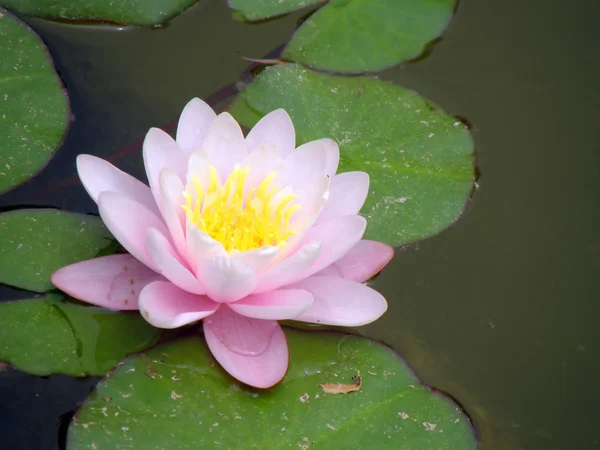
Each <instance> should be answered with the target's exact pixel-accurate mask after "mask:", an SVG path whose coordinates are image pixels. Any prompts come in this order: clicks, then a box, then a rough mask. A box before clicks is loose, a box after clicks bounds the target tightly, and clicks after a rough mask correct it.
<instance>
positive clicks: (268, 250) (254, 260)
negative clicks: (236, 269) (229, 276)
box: [229, 246, 279, 275]
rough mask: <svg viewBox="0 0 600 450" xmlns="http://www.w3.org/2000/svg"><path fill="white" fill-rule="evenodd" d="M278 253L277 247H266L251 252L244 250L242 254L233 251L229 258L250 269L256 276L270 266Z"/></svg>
mask: <svg viewBox="0 0 600 450" xmlns="http://www.w3.org/2000/svg"><path fill="white" fill-rule="evenodd" d="M278 253H279V247H274V246H268V247H259V248H253V249H252V250H246V251H244V252H239V251H237V250H234V251H232V252H231V253H230V255H229V256H230V257H231V258H233V259H235V260H236V261H239V262H241V263H242V264H244V265H245V266H248V267H250V268H251V269H252V270H253V271H254V273H256V274H257V275H258V274H260V273H262V272H263V271H264V270H265V269H266V268H267V267H268V266H269V264H271V262H272V261H273V260H274V259H275V258H276V257H277V254H278Z"/></svg>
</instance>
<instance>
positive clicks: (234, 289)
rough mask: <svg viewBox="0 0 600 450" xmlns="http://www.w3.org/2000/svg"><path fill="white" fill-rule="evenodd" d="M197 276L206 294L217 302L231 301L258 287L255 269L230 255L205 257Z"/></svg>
mask: <svg viewBox="0 0 600 450" xmlns="http://www.w3.org/2000/svg"><path fill="white" fill-rule="evenodd" d="M196 276H197V277H198V280H200V283H201V284H202V285H203V286H204V288H205V289H206V294H207V295H208V296H209V297H210V298H211V299H213V300H214V301H216V302H219V303H229V302H234V301H236V300H239V299H241V298H243V297H245V296H246V295H248V294H250V293H251V292H252V291H253V290H254V288H255V287H256V282H257V276H256V274H255V273H254V271H253V270H252V269H251V268H250V267H248V266H246V265H244V264H242V263H241V262H239V261H236V260H234V259H232V258H230V257H229V256H224V257H216V258H210V259H203V260H202V261H200V264H199V265H198V269H197V270H196Z"/></svg>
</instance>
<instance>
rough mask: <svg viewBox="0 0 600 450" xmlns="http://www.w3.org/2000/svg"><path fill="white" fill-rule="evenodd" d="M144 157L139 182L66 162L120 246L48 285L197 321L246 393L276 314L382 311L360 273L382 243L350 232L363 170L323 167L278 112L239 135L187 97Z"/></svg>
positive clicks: (274, 347)
mask: <svg viewBox="0 0 600 450" xmlns="http://www.w3.org/2000/svg"><path fill="white" fill-rule="evenodd" d="M143 157H144V165H145V168H146V174H147V176H148V181H149V185H150V186H147V185H146V184H144V183H142V182H141V181H139V180H137V179H135V178H134V177H132V176H130V175H128V174H126V173H124V172H122V171H121V170H119V169H117V168H116V167H114V166H113V165H112V164H110V163H108V162H107V161H104V160H102V159H100V158H97V157H95V156H91V155H80V156H79V157H78V158H77V170H78V173H79V177H80V178H81V181H82V183H83V185H84V187H85V189H86V190H87V192H88V193H89V195H90V196H91V197H92V198H93V199H94V200H95V201H96V202H97V203H98V208H99V211H100V216H101V218H102V220H103V221H104V223H105V224H106V226H107V227H108V229H109V230H110V231H111V233H112V234H113V235H114V236H115V238H116V239H117V240H118V241H119V242H120V243H121V245H122V246H123V247H124V248H125V249H126V250H127V251H128V252H129V254H118V255H110V256H103V257H100V258H96V259H92V260H88V261H82V262H79V263H76V264H72V265H69V266H67V267H63V268H62V269H60V270H58V271H57V272H55V273H54V275H53V276H52V282H53V283H54V285H55V286H57V287H58V288H59V289H61V290H63V291H64V292H66V293H68V294H69V295H71V296H72V297H75V298H77V299H80V300H83V301H86V302H89V303H92V304H94V305H99V306H102V307H106V308H111V309H119V310H135V309H139V311H140V313H141V314H142V316H143V317H144V318H145V319H146V320H147V321H148V322H149V323H151V324H152V325H154V326H156V327H161V328H175V327H180V326H182V325H186V324H190V323H192V322H196V321H199V320H203V325H204V334H205V338H206V342H207V344H208V347H209V348H210V351H211V352H212V354H213V355H214V357H215V359H216V360H217V361H218V362H219V363H220V364H221V366H222V367H223V368H224V369H225V370H226V371H227V372H229V373H230V374H231V375H232V376H234V377H235V378H237V379H238V380H240V381H242V382H244V383H246V384H249V385H251V386H255V387H259V388H266V387H270V386H273V385H274V384H276V383H277V382H278V381H279V380H281V379H282V378H283V376H284V375H285V372H286V370H287V366H288V348H287V343H286V339H285V335H284V333H283V331H282V329H281V327H280V325H279V324H278V322H277V321H278V320H284V319H293V320H297V321H302V322H312V323H317V324H328V325H341V326H359V325H364V324H367V323H370V322H372V321H374V320H376V319H377V318H379V317H380V316H381V315H382V314H383V313H384V312H385V310H386V308H387V303H386V301H385V299H384V298H383V297H382V296H381V295H380V294H379V293H377V292H376V291H375V290H373V289H371V288H370V287H368V286H365V285H364V284H363V282H364V281H366V280H367V279H369V278H370V277H372V276H373V275H375V274H376V273H377V272H379V271H380V270H381V269H382V268H383V266H385V265H386V264H387V263H388V262H389V261H390V259H391V258H392V256H393V249H392V248H391V247H389V246H387V245H385V244H382V243H379V242H374V241H369V240H363V239H362V236H363V233H364V231H365V227H366V221H365V218H364V217H362V216H360V215H358V211H359V209H360V208H361V207H362V205H363V203H364V201H365V198H366V196H367V191H368V185H369V177H368V175H367V174H366V173H364V172H347V173H341V174H339V175H336V170H337V167H338V161H339V149H338V146H337V144H336V142H335V141H333V140H331V139H320V140H317V141H312V142H309V143H306V144H304V145H301V146H300V147H298V148H296V147H295V131H294V126H293V124H292V121H291V119H290V117H289V116H288V114H287V113H286V112H285V111H284V110H282V109H279V110H276V111H273V112H272V113H270V114H268V115H266V116H265V117H264V118H263V119H261V120H260V121H259V122H258V123H257V124H256V126H255V127H254V128H253V129H252V130H251V131H250V132H249V133H248V136H247V137H246V138H244V135H243V132H242V130H241V128H240V126H239V125H238V123H237V122H236V121H235V120H234V119H233V117H232V116H231V115H229V114H228V113H222V114H219V115H216V114H215V113H214V112H213V110H212V109H211V108H210V107H209V106H208V105H207V104H206V103H204V102H203V101H202V100H200V99H197V98H195V99H193V100H192V101H190V102H189V103H188V104H187V106H186V107H185V109H184V110H183V113H182V114H181V117H180V119H179V124H178V127H177V138H176V139H175V140H174V139H173V138H171V136H169V135H168V134H167V133H165V132H164V131H162V130H160V129H157V128H152V129H151V130H150V131H149V132H148V134H147V135H146V138H145V140H144V145H143Z"/></svg>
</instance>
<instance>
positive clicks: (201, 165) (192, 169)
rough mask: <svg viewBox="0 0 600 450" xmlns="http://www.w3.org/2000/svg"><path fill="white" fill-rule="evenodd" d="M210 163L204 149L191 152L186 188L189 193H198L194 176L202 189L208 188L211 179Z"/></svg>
mask: <svg viewBox="0 0 600 450" xmlns="http://www.w3.org/2000/svg"><path fill="white" fill-rule="evenodd" d="M210 164H211V163H210V160H209V159H208V156H207V155H206V152H204V151H202V150H195V151H194V152H192V153H190V158H189V159H188V166H187V175H186V185H185V189H186V191H188V193H195V194H196V195H197V192H196V186H195V183H194V178H197V179H198V181H199V182H200V185H201V186H202V189H205V190H206V189H207V188H208V185H209V181H210Z"/></svg>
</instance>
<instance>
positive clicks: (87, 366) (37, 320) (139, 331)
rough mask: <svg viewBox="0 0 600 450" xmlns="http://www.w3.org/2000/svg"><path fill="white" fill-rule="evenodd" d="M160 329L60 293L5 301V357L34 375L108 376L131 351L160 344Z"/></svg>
mask: <svg viewBox="0 0 600 450" xmlns="http://www.w3.org/2000/svg"><path fill="white" fill-rule="evenodd" d="M159 337H160V330H158V329H157V328H154V327H152V326H151V325H149V324H148V323H147V322H146V321H145V320H144V319H143V318H142V317H141V316H140V315H139V314H137V313H119V312H116V311H110V310H106V309H103V308H96V307H91V306H84V305H80V304H76V303H72V302H69V301H66V300H64V298H63V297H62V296H60V295H55V294H49V295H47V296H46V297H44V298H35V299H25V300H17V301H12V302H1V303H0V360H1V361H5V362H8V363H10V364H12V365H14V366H15V367H17V368H19V369H21V370H23V371H26V372H29V373H32V374H35V375H49V374H53V373H64V374H68V375H74V376H84V375H104V374H105V373H106V372H107V371H108V370H110V369H112V368H113V367H114V366H115V365H116V364H117V363H118V362H119V361H121V360H122V359H123V358H124V357H125V356H126V355H129V354H131V353H135V352H137V351H140V350H143V349H145V348H147V347H149V346H151V345H153V344H155V343H156V342H157V340H158V338H159Z"/></svg>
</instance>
